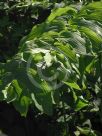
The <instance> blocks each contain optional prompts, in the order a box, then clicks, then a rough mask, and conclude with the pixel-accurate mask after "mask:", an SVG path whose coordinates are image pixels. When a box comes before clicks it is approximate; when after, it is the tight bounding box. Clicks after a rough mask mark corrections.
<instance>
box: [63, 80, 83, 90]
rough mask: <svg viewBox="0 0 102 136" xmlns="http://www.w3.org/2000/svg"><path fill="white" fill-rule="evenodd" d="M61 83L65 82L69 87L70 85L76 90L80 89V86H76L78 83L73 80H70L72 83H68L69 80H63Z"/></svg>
mask: <svg viewBox="0 0 102 136" xmlns="http://www.w3.org/2000/svg"><path fill="white" fill-rule="evenodd" d="M63 83H65V84H66V85H68V86H69V87H71V88H74V89H76V90H81V88H80V87H79V86H78V84H76V83H75V82H72V83H70V82H63Z"/></svg>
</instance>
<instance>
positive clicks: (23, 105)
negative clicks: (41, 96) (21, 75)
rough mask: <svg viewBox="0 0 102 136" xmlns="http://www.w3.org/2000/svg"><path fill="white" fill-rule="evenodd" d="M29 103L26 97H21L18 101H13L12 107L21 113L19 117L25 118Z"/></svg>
mask: <svg viewBox="0 0 102 136" xmlns="http://www.w3.org/2000/svg"><path fill="white" fill-rule="evenodd" d="M30 103H31V100H30V98H29V97H28V96H22V97H21V98H20V99H19V100H17V101H14V102H13V105H14V106H15V108H16V110H17V111H19V112H20V113H21V116H24V117H26V115H27V112H28V108H29V105H30Z"/></svg>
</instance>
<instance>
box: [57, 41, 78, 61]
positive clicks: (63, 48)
mask: <svg viewBox="0 0 102 136" xmlns="http://www.w3.org/2000/svg"><path fill="white" fill-rule="evenodd" d="M55 46H56V47H57V48H58V49H60V52H61V53H62V54H64V55H65V56H66V57H68V58H70V59H71V60H72V61H74V62H76V61H77V59H76V54H75V52H74V51H73V50H71V48H70V45H69V44H66V45H63V44H62V43H59V42H56V43H55Z"/></svg>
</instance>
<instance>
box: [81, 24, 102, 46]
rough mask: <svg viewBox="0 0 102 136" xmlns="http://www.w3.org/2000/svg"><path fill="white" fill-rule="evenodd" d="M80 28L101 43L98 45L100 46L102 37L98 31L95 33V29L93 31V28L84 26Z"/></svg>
mask: <svg viewBox="0 0 102 136" xmlns="http://www.w3.org/2000/svg"><path fill="white" fill-rule="evenodd" d="M79 30H80V31H81V32H84V33H85V34H86V35H87V36H88V37H89V38H90V39H91V40H93V41H94V42H95V43H97V44H99V45H98V46H100V44H101V43H102V38H101V37H100V36H99V35H98V34H97V33H95V32H94V31H92V30H91V29H89V28H87V27H84V26H83V27H81V28H80V29H79ZM94 46H95V45H94ZM96 46H97V45H96ZM96 48H100V47H96Z"/></svg>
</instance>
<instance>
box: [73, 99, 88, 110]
mask: <svg viewBox="0 0 102 136" xmlns="http://www.w3.org/2000/svg"><path fill="white" fill-rule="evenodd" d="M87 106H88V101H86V100H85V99H83V98H78V99H77V101H76V104H75V111H79V110H81V109H82V108H84V107H87Z"/></svg>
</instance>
